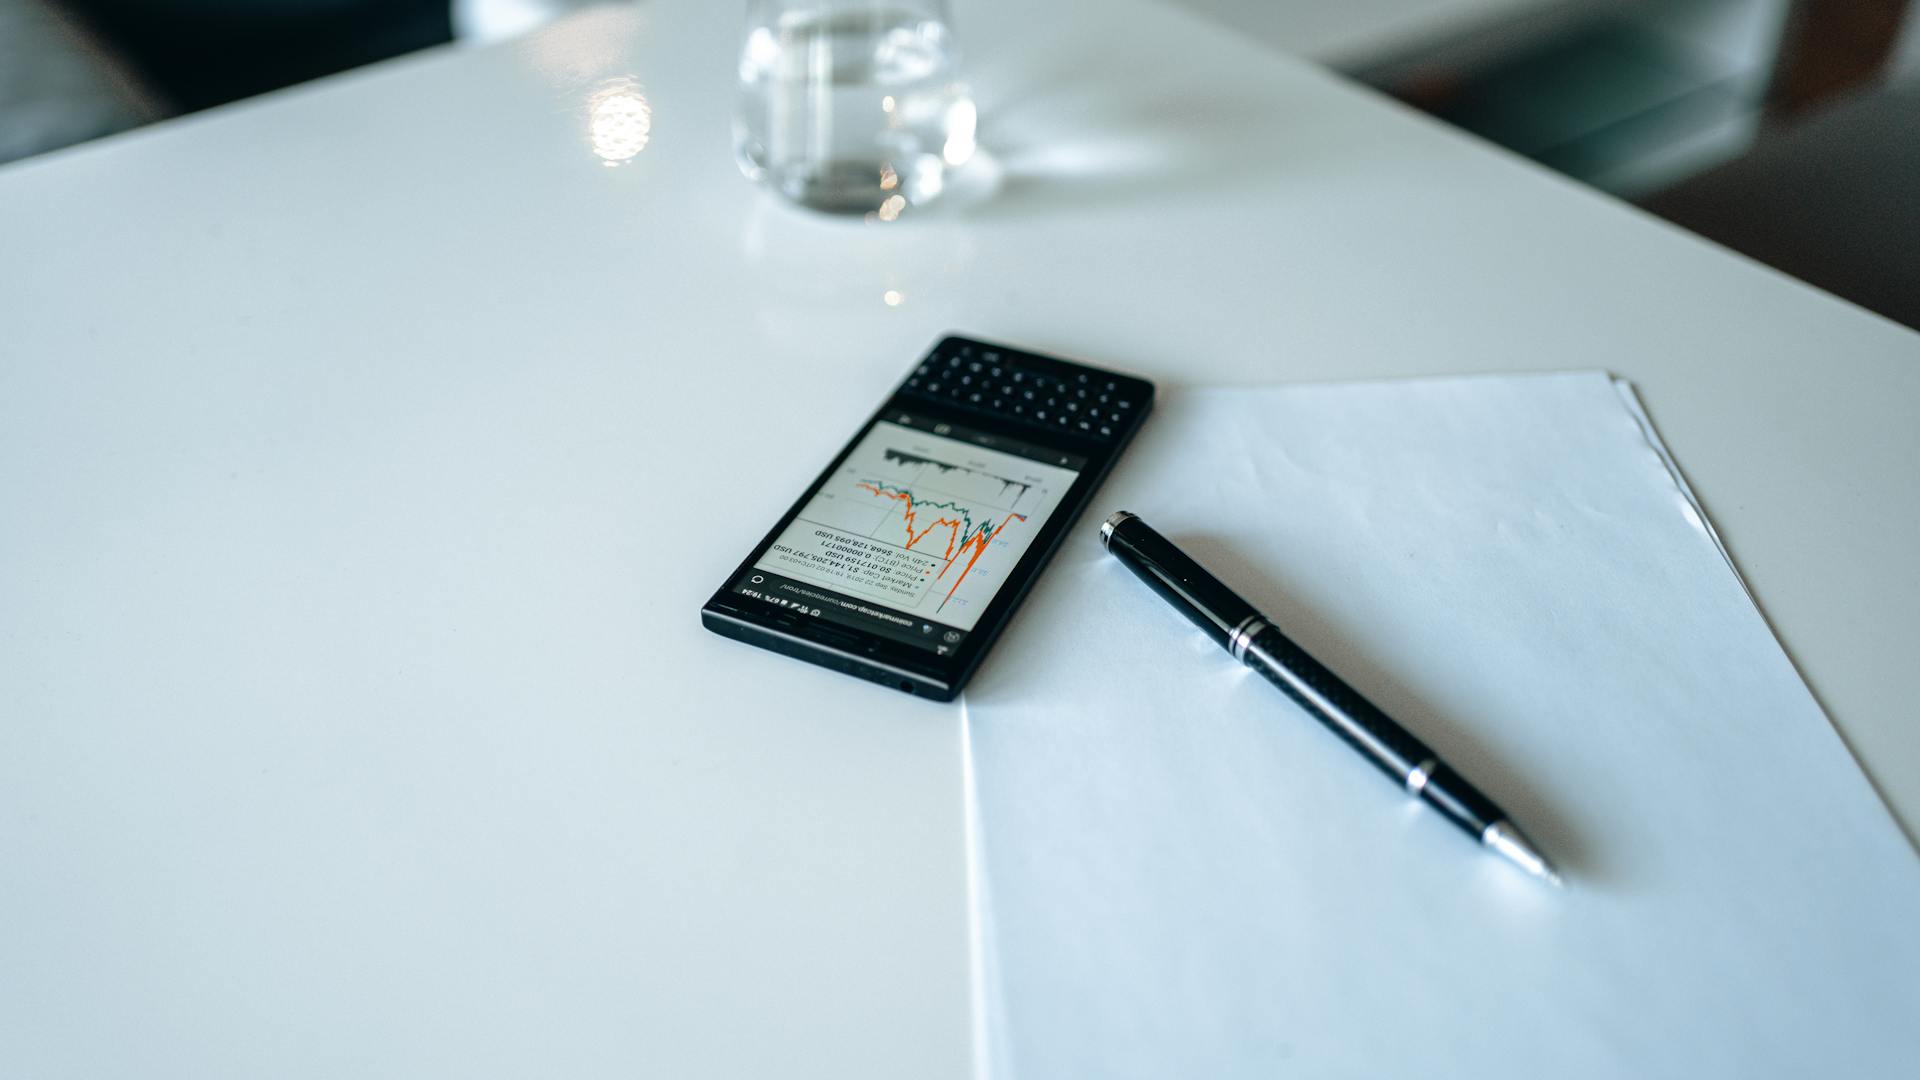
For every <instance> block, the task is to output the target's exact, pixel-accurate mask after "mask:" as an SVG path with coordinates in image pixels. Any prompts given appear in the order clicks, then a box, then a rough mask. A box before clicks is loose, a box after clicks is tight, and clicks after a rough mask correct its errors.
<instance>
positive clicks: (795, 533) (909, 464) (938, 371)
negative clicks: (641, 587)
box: [700, 337, 1153, 701]
mask: <svg viewBox="0 0 1920 1080" xmlns="http://www.w3.org/2000/svg"><path fill="white" fill-rule="evenodd" d="M1152 407H1153V384H1152V383H1150V382H1147V381H1146V380H1144V379H1138V378H1134V377H1132V376H1130V375H1122V374H1120V373H1118V372H1114V371H1106V370H1103V369H1101V368H1096V367H1089V366H1087V365H1085V364H1078V363H1074V362H1072V361H1068V360H1061V359H1059V358H1057V357H1051V356H1042V355H1039V354H1037V353H1030V352H1023V351H1021V350H1019V349H1013V348H1009V347H1007V346H1005V345H996V344H992V343H989V342H985V341H978V340H975V339H972V338H965V337H947V338H944V339H942V340H941V341H940V342H939V343H938V344H936V345H935V346H934V347H933V348H932V349H931V350H930V351H929V352H928V353H927V354H926V356H925V357H923V358H922V359H921V360H920V361H919V362H918V363H916V364H915V365H914V366H913V369H912V370H911V371H910V372H908V374H907V377H906V380H905V381H903V382H902V383H901V384H900V385H899V386H898V387H896V388H895V389H894V391H893V393H892V394H891V395H890V396H889V397H888V398H887V399H886V400H885V401H884V402H882V403H881V405H880V408H879V409H878V410H877V411H875V412H874V414H873V416H872V417H871V418H869V419H868V420H867V422H866V423H865V424H864V425H862V426H861V428H860V430H858V431H857V432H855V433H854V436H853V438H852V439H851V440H849V441H848V442H847V445H846V447H845V448H844V449H842V450H841V451H840V453H839V456H837V457H835V458H834V459H833V461H832V463H830V464H829V465H828V466H827V467H826V469H825V470H824V471H822V472H821V473H820V476H819V478H818V479H816V480H815V481H814V482H813V484H812V486H810V487H808V488H807V490H806V491H805V492H803V493H802V494H801V496H800V498H799V499H798V500H796V501H795V502H794V504H793V506H791V507H790V508H788V510H787V512H786V513H785V514H783V515H781V517H780V519H779V520H778V521H777V522H775V523H774V525H773V528H772V529H771V530H769V531H768V532H767V535H766V536H765V537H764V538H762V539H761V541H760V542H759V543H758V544H757V545H755V546H754V549H753V550H752V551H751V552H749V553H748V555H747V557H746V559H745V560H744V561H742V562H741V564H740V568H739V569H738V570H735V571H734V573H733V576H732V577H730V578H728V579H727V581H726V583H725V584H723V585H721V586H720V589H719V591H717V592H715V593H714V594H713V598H712V599H711V600H708V601H707V604H706V606H705V607H704V608H702V609H701V610H700V621H701V622H702V623H703V624H705V625H706V627H707V629H709V630H712V631H713V632H714V633H717V634H722V635H725V636H727V637H730V638H737V639H738V640H741V641H744V642H747V643H749V644H752V645H758V646H760V647H761V648H765V649H772V650H773V651H774V652H777V653H782V654H785V655H787V656H791V657H794V658H796V659H800V660H806V661H810V662H812V663H815V664H819V665H821V666H823V667H829V668H832V669H834V670H835V671H841V672H845V673H847V674H849V675H854V676H858V677H859V678H863V679H869V680H872V681H873V682H877V683H881V684H883V685H886V686H890V687H893V688H895V689H898V690H902V691H905V692H906V693H909V694H914V695H917V696H920V697H929V698H934V699H936V700H939V701H951V700H953V698H954V696H955V695H957V694H959V693H960V688H961V687H962V686H963V685H965V684H966V681H967V678H968V677H969V676H971V675H972V674H973V672H974V669H975V668H977V667H979V666H980V661H981V659H982V658H983V657H984V656H985V655H986V652H987V649H988V648H990V647H991V646H992V645H993V642H994V639H995V638H997V637H999V636H1000V631H1001V630H1003V629H1004V628H1005V627H1006V624H1007V620H1008V619H1009V618H1010V617H1011V616H1012V615H1013V611H1014V608H1016V607H1018V606H1019V604H1020V601H1021V599H1022V598H1023V597H1025V596H1026V593H1027V589H1028V588H1029V587H1031V586H1032V585H1033V580H1034V578H1035V577H1036V576H1038V575H1039V573H1040V569H1041V567H1043V566H1045V565H1046V563H1047V560H1048V559H1049V558H1051V557H1052V556H1053V552H1054V550H1055V549H1056V548H1058V547H1059V546H1060V538H1061V537H1062V536H1063V535H1065V533H1066V531H1067V528H1068V527H1069V526H1071V525H1072V524H1073V522H1074V521H1075V520H1076V519H1077V518H1078V517H1079V516H1080V512H1081V511H1082V510H1084V509H1085V508H1086V505H1087V501H1088V499H1090V498H1091V497H1092V495H1093V492H1094V489H1095V488H1098V487H1099V486H1100V482H1101V481H1102V480H1104V479H1106V476H1107V473H1108V472H1109V471H1110V470H1112V468H1113V463H1114V462H1115V461H1116V460H1117V459H1118V458H1119V457H1120V452H1121V451H1122V450H1123V449H1125V448H1126V446H1127V443H1128V442H1129V441H1131V440H1132V439H1133V436H1134V433H1135V432H1137V431H1138V430H1140V424H1141V423H1142V421H1144V420H1145V419H1146V415H1147V412H1148V410H1150V409H1151V408H1152Z"/></svg>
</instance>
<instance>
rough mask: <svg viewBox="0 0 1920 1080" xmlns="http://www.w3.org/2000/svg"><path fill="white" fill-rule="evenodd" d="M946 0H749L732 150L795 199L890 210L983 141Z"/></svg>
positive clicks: (886, 214)
mask: <svg viewBox="0 0 1920 1080" xmlns="http://www.w3.org/2000/svg"><path fill="white" fill-rule="evenodd" d="M974 123H975V112H974V105H973V100H972V98H971V97H969V96H968V93H967V89H966V86H965V85H964V84H963V83H962V82H961V81H960V78H959V74H958V67H957V55H956V52H955V48H954V41H953V31H952V20H951V19H950V17H949V15H948V9H947V3H946V0H749V3H748V5H747V33H746V39H745V41H744V43H743V44H742V46H741V49H740V85H739V99H738V103H737V108H736V111H735V116H734V151H735V153H736V155H737V156H738V158H739V161H740V170H741V171H742V172H743V173H745V174H746V175H747V176H748V178H750V179H752V180H755V181H757V182H759V183H763V184H765V185H767V186H768V187H770V188H772V189H773V190H775V191H777V192H779V193H780V194H781V195H783V196H785V197H786V198H788V199H791V200H792V201H794V202H796V203H798V204H800V205H802V206H807V207H812V208H814V209H816V210H824V211H828V212H831V213H855V214H860V213H866V214H874V215H876V216H878V217H879V218H880V219H882V220H888V221H891V220H893V219H894V218H897V217H899V216H900V214H901V212H902V211H903V210H905V209H906V208H907V207H909V206H916V205H920V204H923V203H926V202H928V201H929V200H931V199H934V198H935V197H937V196H938V195H939V194H940V192H941V190H942V189H944V188H945V187H946V181H947V176H948V171H949V170H951V169H954V168H957V167H959V166H960V165H962V164H964V163H965V162H966V161H967V159H968V158H970V157H972V156H973V152H974Z"/></svg>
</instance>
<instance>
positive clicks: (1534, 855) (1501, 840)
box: [1480, 821, 1566, 885]
mask: <svg viewBox="0 0 1920 1080" xmlns="http://www.w3.org/2000/svg"><path fill="white" fill-rule="evenodd" d="M1480 842H1481V843H1482V844H1485V845H1486V846H1488V847H1490V848H1492V849H1493V850H1494V851H1496V852H1498V853H1499V854H1500V855H1501V856H1502V857H1504V858H1505V859H1506V860H1507V861H1508V862H1510V863H1512V864H1513V865H1515V866H1518V867H1519V868H1520V869H1522V870H1525V871H1526V872H1527V873H1529V874H1532V875H1533V876H1534V877H1537V878H1540V879H1542V880H1544V881H1546V882H1547V883H1548V884H1550V885H1565V884H1566V883H1565V882H1563V881H1561V880H1560V874H1559V872H1558V871H1556V870H1555V869H1554V868H1553V864H1552V863H1550V862H1548V861H1547V857H1546V856H1545V855H1542V854H1540V851H1539V849H1538V848H1535V847H1534V846H1533V842H1532V841H1530V840H1528V839H1527V837H1526V834H1525V833H1522V832H1521V831H1520V830H1519V829H1517V828H1515V827H1514V824H1513V823H1512V822H1511V821H1496V822H1494V823H1493V824H1491V825H1489V826H1487V829H1486V831H1485V832H1483V833H1481V834H1480Z"/></svg>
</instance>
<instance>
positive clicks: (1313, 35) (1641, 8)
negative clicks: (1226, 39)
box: [0, 0, 1920, 328]
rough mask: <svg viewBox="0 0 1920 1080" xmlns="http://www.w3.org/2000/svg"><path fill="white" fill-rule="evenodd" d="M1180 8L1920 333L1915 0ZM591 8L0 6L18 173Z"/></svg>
mask: <svg viewBox="0 0 1920 1080" xmlns="http://www.w3.org/2000/svg"><path fill="white" fill-rule="evenodd" d="M713 2H743V0H713ZM1168 2H1172V3H1176V4H1178V5H1180V6H1185V7H1188V8H1190V9H1192V10H1194V11H1196V12H1197V13H1199V14H1201V15H1204V16H1206V17H1208V18H1211V19H1214V20H1215V21H1218V22H1220V23H1223V24H1225V25H1227V26H1229V27H1232V28H1234V29H1236V30H1238V31H1240V32H1242V33H1245V34H1248V35H1250V36H1253V37H1256V38H1260V39H1262V40H1265V41H1267V42H1268V43H1270V44H1272V45H1275V46H1277V47H1280V48H1283V49H1287V50H1290V51H1294V52H1299V53H1302V54H1304V55H1306V56H1307V57H1309V58H1311V59H1314V60H1318V61H1320V62H1322V63H1326V64H1328V65H1330V66H1333V67H1336V68H1338V69H1341V70H1343V71H1345V72H1346V73H1347V74H1350V75H1352V76H1354V77H1356V78H1358V79H1361V80H1362V81H1365V82H1367V83H1370V84H1372V85H1373V86H1376V87H1378V88H1379V89H1381V90H1383V91H1385V92H1387V93H1389V94H1392V95H1394V96H1395V97H1398V98H1400V99H1401V100H1403V101H1406V102H1408V103H1410V104H1412V105H1414V106H1416V107H1418V108H1420V109H1423V110H1425V111H1427V112H1429V113H1431V114H1433V115H1434V116H1436V117H1438V118H1440V119H1442V120H1444V121H1446V122H1448V123H1451V124H1454V125H1456V126H1458V127H1461V128H1463V129H1465V130H1467V131H1470V132H1473V133H1475V134H1477V135H1479V136H1482V137H1484V138H1486V139H1488V140H1491V141H1493V142H1495V143H1498V144H1500V145H1502V146H1505V147H1508V148H1510V149H1512V150H1514V151H1516V152H1518V153H1521V154H1524V155H1526V156H1527V157H1529V158H1532V159H1533V160H1535V161H1538V162H1540V163H1541V164H1543V165H1546V166H1548V167H1550V168H1552V169H1555V170H1558V171H1560V172H1562V173H1565V174H1566V175H1568V176H1570V177H1573V178H1574V179H1577V180H1579V181H1581V182H1583V183H1587V184H1590V185H1592V186H1594V187H1597V188H1600V189H1602V190H1605V191H1609V192H1612V193H1613V194H1616V195H1619V196H1621V197H1623V198H1626V199H1629V200H1632V201H1634V202H1636V203H1638V204H1639V205H1641V206H1643V207H1645V208H1647V209H1648V210H1650V211H1652V212H1653V213H1656V214H1659V215H1661V216H1662V217H1665V218H1667V219H1669V220H1671V221H1673V222H1675V223H1676V224H1679V225H1681V226H1683V227H1685V228H1688V229H1692V230H1694V231H1695V232H1698V233H1700V234H1702V235H1704V236H1707V237H1709V238H1711V239H1713V240H1716V241H1718V242H1720V243H1723V244H1726V245H1728V246H1730V247H1733V248H1735V249H1737V250H1740V251H1743V252H1746V253H1747V254H1749V255H1751V256H1753V257H1754V258H1757V259H1759V260H1761V261H1763V262H1767V263H1769V264H1771V265H1773V266H1775V267H1777V268H1779V269H1781V270H1783V271H1785V272H1786V273H1789V274H1792V275H1794V276H1796V277H1799V278H1801V279H1803V280H1805V281H1808V282H1810V283H1812V284H1815V285H1817V286H1819V287H1821V288H1824V289H1827V290H1829V291H1831V292H1834V293H1837V294H1838V295H1840V296H1843V297H1846V298H1847V299H1850V300H1852V301H1854V302H1856V303H1858V304H1861V305H1862V306H1865V307H1868V308H1871V309H1873V310H1875V311H1878V312H1880V313H1882V314H1884V315H1886V316H1888V317H1890V318H1893V319H1896V320H1899V321H1902V322H1905V323H1906V324H1908V325H1910V326H1914V327H1916V328H1920V27H1917V26H1916V19H1915V15H1914V11H1913V7H1914V4H1913V2H1912V0H1168ZM583 6H587V5H586V2H585V0H452V2H449V0H438V2H435V0H0V162H5V161H8V160H12V159H17V158H23V157H27V156H30V155H32V154H36V153H42V152H45V151H48V150H52V149H56V148H58V147H60V146H64V145H69V144H72V143H75V142H80V141H84V140H85V139H88V138H92V137H96V136H99V135H104V134H109V133H111V132H114V131H118V130H123V129H126V128H129V127H133V126H137V125H139V124H142V123H146V122H150V121H152V120H155V119H159V118H161V117H164V116H168V115H176V114H179V113H183V112H191V111H194V110H198V109H203V108H208V107H210V106H214V105H219V104H222V103H224V102H229V101H234V100H238V99H240V98H245V97H250V96H253V95H256V94H260V93H265V92H267V91H270V90H274V89H277V88H279V87H284V86H289V85H292V84H295V83H299V82H304V81H307V80H309V79H314V78H317V77H320V76H323V75H328V74H332V73H335V72H340V71H345V70H348V69H350V68H353V67H357V66H360V65H363V64H367V63H371V62H374V61H377V60H382V59H386V58H389V57H394V56H399V55H402V54H405V53H409V52H413V51H415V50H418V49H422V48H426V47H428V46H432V45H438V44H444V43H446V42H449V41H451V40H455V39H456V38H459V39H465V40H471V41H486V40H497V39H499V38H502V37H506V36H511V35H512V34H515V33H519V32H523V31H524V30H526V29H529V28H531V27H533V26H537V25H538V24H539V23H540V22H542V21H543V20H546V19H549V18H554V17H558V16H561V15H564V14H565V13H566V12H567V11H568V10H569V9H572V8H578V7H583ZM955 6H956V8H957V15H958V18H960V19H961V20H963V21H964V19H965V17H966V12H965V9H966V0H956V2H955Z"/></svg>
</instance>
